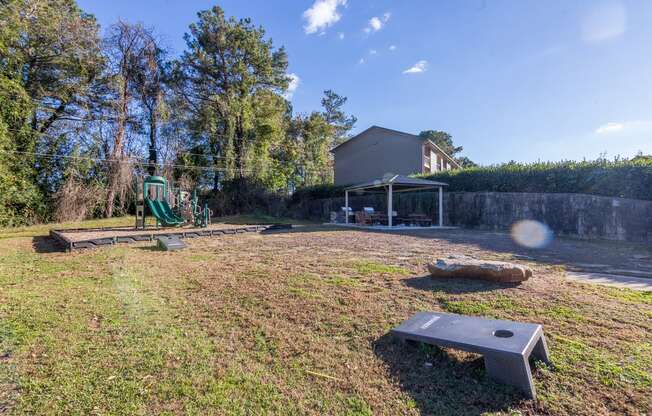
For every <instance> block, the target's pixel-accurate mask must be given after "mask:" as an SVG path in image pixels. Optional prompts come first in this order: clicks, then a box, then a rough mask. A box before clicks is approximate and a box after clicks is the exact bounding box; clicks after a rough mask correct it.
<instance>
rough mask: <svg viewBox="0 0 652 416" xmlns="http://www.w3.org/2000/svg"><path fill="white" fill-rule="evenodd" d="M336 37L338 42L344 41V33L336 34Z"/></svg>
mask: <svg viewBox="0 0 652 416" xmlns="http://www.w3.org/2000/svg"><path fill="white" fill-rule="evenodd" d="M337 37H338V39H339V40H344V33H343V32H340V33H338V34H337Z"/></svg>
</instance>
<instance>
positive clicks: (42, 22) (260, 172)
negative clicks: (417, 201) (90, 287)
mask: <svg viewBox="0 0 652 416" xmlns="http://www.w3.org/2000/svg"><path fill="white" fill-rule="evenodd" d="M100 29H101V28H100V26H99V24H98V23H97V21H96V19H95V18H94V16H92V15H90V14H88V13H86V12H84V11H83V10H81V9H80V8H79V6H78V5H77V4H76V2H75V1H74V0H0V224H2V225H15V224H21V223H26V222H31V221H35V220H51V219H58V220H63V219H74V218H77V217H84V216H89V215H104V216H113V215H119V214H122V213H124V212H125V210H126V209H127V208H128V205H129V203H130V202H131V199H132V198H133V178H134V175H144V174H147V173H149V174H161V175H165V176H167V177H169V178H173V179H174V180H176V181H180V182H181V183H185V184H188V185H189V186H194V185H203V186H204V187H206V188H210V189H214V190H218V189H220V188H221V187H223V186H224V185H225V184H227V183H230V182H233V181H236V182H238V181H247V182H249V183H256V184H260V185H262V186H264V187H265V188H266V189H270V190H275V191H282V192H289V191H291V190H292V189H295V188H297V187H301V186H305V185H314V184H319V183H327V182H329V181H331V180H332V167H331V162H330V156H329V149H330V148H331V147H332V146H334V145H336V144H337V143H339V142H341V141H342V140H345V139H346V138H347V136H348V134H349V132H350V130H351V129H352V128H353V126H354V124H355V122H356V119H355V117H353V116H350V115H348V114H346V113H344V111H343V110H342V107H343V106H344V104H345V103H346V97H343V96H340V95H338V94H336V93H335V92H333V91H330V90H328V91H325V92H324V97H323V99H322V108H321V109H319V110H315V111H313V112H310V113H309V114H297V113H295V112H293V109H292V105H291V103H290V102H289V101H288V100H287V99H286V98H285V97H286V93H287V90H288V84H289V81H290V77H289V76H288V74H287V69H288V57H287V53H286V51H285V50H284V48H283V47H276V46H275V45H274V44H273V43H272V40H271V39H269V38H267V36H266V34H265V30H264V29H263V28H262V27H259V26H256V25H254V24H253V22H252V21H251V20H250V19H246V18H245V19H236V18H233V17H231V18H228V17H226V16H225V14H224V11H223V10H222V9H221V8H220V7H218V6H215V7H212V8H211V9H210V10H204V11H200V12H199V13H198V14H197V21H196V22H194V23H192V24H191V25H190V27H189V29H188V32H187V33H186V34H185V36H184V39H185V43H186V48H185V50H184V51H183V52H182V53H181V54H180V55H179V56H177V57H171V56H170V54H169V52H168V50H167V48H166V47H165V45H164V44H163V42H161V40H160V38H159V36H158V35H157V33H156V32H155V30H153V29H151V28H147V27H145V26H144V25H143V24H140V23H129V22H124V21H118V22H116V23H115V24H113V25H111V26H110V27H109V28H107V29H106V30H105V32H104V34H103V35H102V33H101V30H100Z"/></svg>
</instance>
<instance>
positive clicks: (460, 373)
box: [372, 334, 534, 415]
mask: <svg viewBox="0 0 652 416" xmlns="http://www.w3.org/2000/svg"><path fill="white" fill-rule="evenodd" d="M372 347H373V350H374V353H375V354H376V356H377V357H378V358H380V359H381V360H383V362H385V363H386V364H387V366H388V369H389V371H390V373H391V375H392V377H393V378H394V379H395V380H397V381H398V383H399V384H400V387H401V389H402V390H403V391H404V392H405V393H407V394H408V395H409V396H410V398H411V399H412V400H413V402H414V405H415V406H416V407H417V408H418V409H419V411H420V413H422V414H430V415H481V414H484V413H487V412H499V411H508V410H509V409H510V408H514V407H517V406H518V407H519V408H521V409H522V408H523V406H525V407H527V406H528V404H527V403H524V402H525V401H526V399H525V398H524V397H523V396H522V395H521V393H520V392H518V391H517V390H515V389H514V388H512V387H510V386H505V385H501V384H497V383H495V382H493V381H491V380H490V379H489V378H488V377H487V376H486V374H485V370H484V360H483V359H482V357H478V358H477V359H474V360H471V361H463V362H462V361H459V360H457V359H456V358H455V357H453V356H451V355H449V354H448V353H447V352H446V351H445V350H442V349H440V348H438V347H434V346H430V345H426V344H419V343H405V342H401V341H399V340H398V339H396V338H395V337H392V336H391V335H390V334H386V335H384V336H382V337H381V338H380V339H378V340H377V341H375V342H374V343H373V345H372ZM530 403H532V404H530V406H534V404H533V402H530Z"/></svg>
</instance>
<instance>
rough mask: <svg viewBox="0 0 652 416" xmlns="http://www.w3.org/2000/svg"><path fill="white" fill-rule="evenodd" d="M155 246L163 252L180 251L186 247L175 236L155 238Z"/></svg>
mask: <svg viewBox="0 0 652 416" xmlns="http://www.w3.org/2000/svg"><path fill="white" fill-rule="evenodd" d="M156 241H157V243H156V245H157V247H158V248H159V249H161V250H165V251H174V250H181V249H184V248H186V247H188V246H187V245H186V243H184V242H183V241H181V240H180V239H179V237H176V236H161V237H156Z"/></svg>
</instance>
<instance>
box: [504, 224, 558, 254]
mask: <svg viewBox="0 0 652 416" xmlns="http://www.w3.org/2000/svg"><path fill="white" fill-rule="evenodd" d="M512 239H513V240H514V241H515V242H516V244H519V245H521V246H523V247H527V248H544V247H546V246H547V245H548V244H550V243H551V242H552V239H553V234H552V230H551V229H550V227H548V226H547V225H546V224H544V223H541V222H539V221H534V220H523V221H518V222H516V223H514V225H512Z"/></svg>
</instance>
